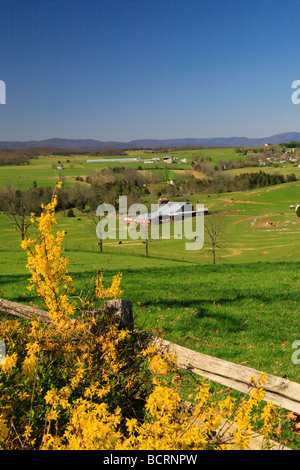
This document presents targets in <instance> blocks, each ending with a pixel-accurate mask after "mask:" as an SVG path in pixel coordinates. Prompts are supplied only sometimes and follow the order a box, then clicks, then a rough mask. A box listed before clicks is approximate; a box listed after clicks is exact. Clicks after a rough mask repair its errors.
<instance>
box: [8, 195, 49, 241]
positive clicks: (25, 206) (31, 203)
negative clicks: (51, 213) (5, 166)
mask: <svg viewBox="0 0 300 470" xmlns="http://www.w3.org/2000/svg"><path fill="white" fill-rule="evenodd" d="M40 209H41V207H40V198H39V197H38V196H37V194H36V192H35V190H34V188H33V189H28V190H24V191H21V190H20V189H17V188H15V187H13V186H7V187H6V188H5V189H4V190H3V191H1V194H0V210H2V211H3V213H4V214H5V215H6V216H7V217H8V218H9V219H10V221H11V225H12V226H13V227H14V228H15V230H16V231H17V232H18V233H19V235H20V236H21V239H22V240H24V239H25V238H26V235H27V230H28V228H29V226H30V225H31V222H30V215H31V214H32V213H38V212H39V211H40Z"/></svg>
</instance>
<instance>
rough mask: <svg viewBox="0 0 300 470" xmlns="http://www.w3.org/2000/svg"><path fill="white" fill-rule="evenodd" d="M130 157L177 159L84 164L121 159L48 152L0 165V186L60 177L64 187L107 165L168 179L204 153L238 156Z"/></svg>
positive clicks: (41, 183)
mask: <svg viewBox="0 0 300 470" xmlns="http://www.w3.org/2000/svg"><path fill="white" fill-rule="evenodd" d="M128 154H129V155H128V156H129V157H136V158H142V159H144V158H145V159H150V158H152V157H159V158H162V157H163V156H166V155H171V156H172V157H177V158H178V162H177V163H172V164H165V163H163V162H160V163H157V162H155V163H152V164H146V163H144V162H143V161H137V162H129V163H127V162H126V163H122V162H111V163H107V162H103V163H101V162H97V163H87V160H100V159H101V158H102V159H108V158H109V159H111V160H113V159H114V158H122V157H105V156H102V157H99V156H85V155H74V156H72V155H68V156H62V155H49V156H40V157H38V158H36V159H32V160H30V163H29V164H23V165H5V166H1V167H0V187H1V186H5V185H14V186H18V187H19V188H20V189H22V188H28V187H31V186H32V185H33V182H34V181H35V182H36V183H37V185H38V186H39V187H40V186H51V187H53V186H54V185H55V183H56V182H57V181H58V180H63V181H64V185H65V187H70V186H73V185H74V184H75V183H76V181H77V180H76V177H78V176H79V177H81V178H86V177H87V176H88V175H89V174H90V173H93V172H95V171H98V172H100V171H101V170H103V169H104V168H107V167H111V168H114V167H120V166H125V168H133V169H135V170H140V171H154V172H156V173H158V174H159V176H160V177H161V180H162V181H164V180H168V179H171V178H176V174H178V172H180V173H181V172H182V173H183V174H184V172H185V171H192V167H191V162H192V161H193V160H194V159H195V156H197V155H198V156H199V155H203V156H204V157H210V158H211V159H212V163H217V162H218V161H219V160H222V159H226V160H229V159H230V160H235V159H237V158H241V155H240V154H237V153H236V152H235V150H234V149H203V150H181V151H173V152H160V153H150V152H149V153H147V152H145V151H140V152H139V151H134V152H128ZM183 158H186V159H187V161H188V163H181V162H180V159H183ZM58 162H60V163H61V164H62V165H63V169H62V170H58V169H57V166H58ZM195 176H196V177H200V178H201V177H203V176H204V175H203V174H200V173H196V174H195Z"/></svg>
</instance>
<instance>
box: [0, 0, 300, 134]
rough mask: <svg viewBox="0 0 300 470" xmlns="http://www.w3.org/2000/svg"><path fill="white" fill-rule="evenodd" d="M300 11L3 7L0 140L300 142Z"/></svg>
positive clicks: (212, 4) (280, 4) (195, 1)
mask: <svg viewBox="0 0 300 470" xmlns="http://www.w3.org/2000/svg"><path fill="white" fill-rule="evenodd" d="M299 24H300V2H298V1H296V0H252V1H251V2H250V1H247V2H246V1H244V0H232V1H227V0H210V1H208V0H0V38H1V42H0V44H1V63H0V80H3V81H5V83H6V87H7V96H6V99H7V103H6V104H5V105H0V140H30V139H35V140H40V139H44V138H52V137H62V138H91V139H99V140H116V141H129V140H132V139H139V138H158V139H160V138H179V137H222V136H247V137H265V136H269V135H272V134H276V133H281V132H289V131H300V105H299V106H295V105H293V104H292V102H291V95H292V91H293V90H292V89H291V83H292V82H293V81H294V80H297V79H300V34H299Z"/></svg>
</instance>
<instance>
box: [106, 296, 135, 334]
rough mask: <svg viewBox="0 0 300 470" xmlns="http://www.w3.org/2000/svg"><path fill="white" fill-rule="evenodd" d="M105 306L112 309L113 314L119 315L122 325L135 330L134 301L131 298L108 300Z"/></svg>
mask: <svg viewBox="0 0 300 470" xmlns="http://www.w3.org/2000/svg"><path fill="white" fill-rule="evenodd" d="M105 306H106V307H107V308H109V309H110V310H112V312H113V315H115V316H116V317H119V319H120V327H121V328H127V329H128V330H133V327H134V325H133V323H134V322H133V315H132V303H131V301H130V300H123V299H113V300H106V301H105Z"/></svg>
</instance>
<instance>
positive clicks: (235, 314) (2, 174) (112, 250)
mask: <svg viewBox="0 0 300 470" xmlns="http://www.w3.org/2000/svg"><path fill="white" fill-rule="evenodd" d="M193 152H195V151H193ZM201 152H203V153H204V152H206V153H207V154H208V153H209V152H210V155H213V158H214V159H215V161H218V159H220V158H223V157H224V159H230V158H231V157H232V156H233V155H234V156H238V154H236V152H234V151H233V150H232V149H218V151H217V150H205V151H201ZM230 152H231V153H232V155H231V156H230ZM233 152H234V154H233ZM183 154H184V155H185V158H187V157H188V156H189V158H192V151H189V152H185V153H184V152H183ZM182 158H184V157H182ZM68 159H70V160H71V158H70V157H43V158H42V157H41V158H39V159H37V160H33V161H32V163H31V164H30V165H25V166H22V167H1V170H0V185H4V184H7V183H8V182H11V183H12V184H16V182H19V183H20V186H21V187H28V186H31V185H32V183H33V181H36V182H37V185H38V186H43V185H51V186H54V184H55V182H56V181H57V180H58V179H60V178H61V174H60V172H59V171H58V170H57V169H53V168H52V163H53V161H54V162H57V161H58V160H60V161H61V162H62V163H63V165H64V170H63V172H62V174H63V176H64V179H65V184H66V185H67V186H71V185H72V184H74V181H76V180H75V178H76V176H84V175H88V173H89V172H90V171H93V169H94V170H95V169H97V170H101V168H104V166H105V164H94V165H95V166H94V167H91V166H89V165H88V164H86V163H85V158H82V157H80V158H79V157H76V158H74V159H72V161H71V162H69V163H68V162H67V160H68ZM112 165H117V166H120V164H119V163H118V164H112ZM130 165H134V166H133V167H135V168H136V167H137V166H135V164H130ZM139 165H140V163H139ZM71 166H72V168H71ZM174 166H175V165H174ZM186 168H187V170H182V171H192V169H191V166H190V165H187V166H186ZM263 170H264V171H266V168H263ZM270 170H271V169H270ZM276 170H277V169H274V171H276ZM283 170H286V171H290V172H294V173H295V174H297V173H296V171H295V170H297V168H294V167H291V168H287V169H282V170H281V171H283ZM299 170H300V169H299ZM299 170H298V171H299ZM141 171H143V170H141ZM157 171H159V170H157ZM234 171H236V172H237V170H234ZM245 171H248V169H245V168H243V169H241V170H238V172H245ZM249 171H250V169H249ZM251 171H259V169H254V168H252V169H251ZM176 172H177V169H176V168H174V167H173V166H172V168H171V169H170V170H169V173H168V175H167V177H168V178H173V177H174V175H176ZM161 174H162V175H164V167H163V166H162V168H161ZM165 176H166V175H165ZM299 176H300V174H299ZM175 199H177V200H183V201H184V200H187V199H188V200H189V202H191V203H193V204H194V205H196V204H204V205H205V206H206V207H207V208H208V209H209V211H210V214H212V213H214V214H218V215H220V216H221V217H222V218H223V221H224V222H223V223H224V227H226V238H224V240H222V246H221V248H220V249H219V250H218V251H217V264H216V265H215V266H214V265H213V264H212V255H211V252H210V244H209V240H208V238H207V237H205V243H204V247H203V249H202V250H200V251H187V250H185V243H186V241H187V240H185V239H184V238H183V239H179V238H178V237H177V234H178V230H177V229H178V226H177V225H176V224H172V227H171V235H172V237H171V239H160V240H153V241H152V242H151V244H150V246H149V258H146V257H145V245H144V244H143V240H130V239H128V240H125V241H124V240H123V241H122V244H119V240H118V239H117V240H106V241H104V253H102V254H101V253H100V252H99V246H98V245H97V243H98V239H97V237H96V233H95V225H93V223H92V222H91V220H90V219H89V218H88V217H87V214H85V213H82V212H79V211H78V210H75V214H76V217H74V218H68V217H64V216H63V214H62V213H58V214H57V222H58V226H57V228H58V229H60V230H61V229H65V230H66V232H67V235H66V238H65V248H66V251H65V255H66V256H67V257H68V258H69V261H70V264H69V270H70V274H71V275H72V277H73V278H74V280H75V284H76V292H75V294H78V293H80V291H81V290H85V289H87V288H88V287H89V286H91V283H92V278H93V275H94V272H95V269H99V268H101V267H103V266H105V275H104V278H105V281H107V282H109V280H110V279H111V276H112V275H113V274H115V273H117V272H119V271H120V272H122V274H123V282H122V283H123V288H124V294H123V298H127V299H130V300H131V301H132V302H133V308H134V314H135V317H136V318H135V322H136V325H138V326H140V327H141V328H143V329H157V330H158V331H159V334H160V335H161V336H163V337H165V338H166V339H169V340H170V341H173V342H174V343H178V344H181V345H183V346H186V347H188V348H191V349H194V350H197V351H200V352H202V353H204V354H209V355H212V356H215V357H219V358H221V359H226V360H228V361H232V362H235V363H242V364H244V365H247V366H249V367H254V368H257V369H259V370H262V371H266V372H268V373H270V374H274V375H278V376H284V377H287V378H289V379H290V380H293V381H296V382H298V383H299V382H300V365H295V364H293V363H292V360H291V356H292V353H293V350H292V347H291V346H292V343H293V341H294V340H299V339H300V338H299V318H300V307H299V305H300V274H299V272H300V243H299V241H300V221H299V220H298V219H297V218H296V216H295V212H294V209H290V205H296V204H298V203H300V181H296V182H292V183H286V184H282V185H276V186H271V187H266V188H262V189H257V190H253V191H245V192H237V193H222V194H212V195H208V194H206V195H193V196H185V195H182V196H180V197H177V198H175ZM145 202H148V203H149V202H153V201H152V198H151V197H149V198H148V199H146V200H145ZM209 217H211V215H209V216H208V218H209ZM28 277H29V273H28V271H27V269H26V254H25V253H24V252H23V250H21V248H20V239H19V237H18V235H17V233H16V232H15V230H14V229H13V228H12V227H11V226H10V225H9V223H8V219H7V218H6V217H5V216H4V215H3V214H0V297H4V298H7V299H10V300H14V301H19V302H24V303H27V304H30V303H32V304H34V305H39V306H40V307H42V308H43V305H42V304H41V303H40V301H39V300H38V299H37V298H36V296H35V295H34V294H33V293H30V292H29V291H28V290H27V289H26V286H27V285H28ZM292 438H293V439H295V436H292ZM299 441H300V439H299ZM299 445H300V444H299V442H298V448H299Z"/></svg>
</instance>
